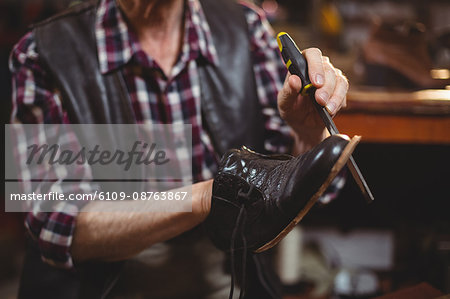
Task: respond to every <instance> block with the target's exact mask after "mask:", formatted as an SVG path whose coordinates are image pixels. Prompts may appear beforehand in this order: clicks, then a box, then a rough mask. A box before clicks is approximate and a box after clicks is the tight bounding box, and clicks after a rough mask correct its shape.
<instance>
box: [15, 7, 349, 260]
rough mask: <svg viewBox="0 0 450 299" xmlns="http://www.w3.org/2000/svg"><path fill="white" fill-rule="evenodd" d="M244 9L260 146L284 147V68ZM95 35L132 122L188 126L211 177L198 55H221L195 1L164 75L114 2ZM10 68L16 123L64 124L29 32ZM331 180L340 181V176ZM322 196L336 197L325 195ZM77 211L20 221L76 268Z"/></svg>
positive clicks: (104, 68) (101, 12)
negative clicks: (122, 85)
mask: <svg viewBox="0 0 450 299" xmlns="http://www.w3.org/2000/svg"><path fill="white" fill-rule="evenodd" d="M242 9H243V10H244V12H245V16H246V20H247V23H248V27H249V34H250V42H251V49H252V57H253V67H254V74H255V79H256V84H257V95H258V98H259V101H260V103H261V106H262V113H263V115H264V118H265V128H264V130H265V136H266V139H265V147H266V149H267V150H268V151H270V152H289V150H290V148H291V146H292V138H291V135H290V129H289V128H288V127H287V126H286V124H285V123H284V122H283V121H282V119H281V118H280V116H279V113H278V110H277V103H276V99H277V93H278V91H279V90H280V89H281V87H282V84H283V81H284V78H285V76H286V69H285V67H284V65H283V63H282V60H281V59H280V55H279V52H278V46H277V43H276V40H275V39H274V38H273V32H272V30H271V27H270V25H269V23H268V21H267V20H266V18H265V16H264V14H262V13H261V11H260V10H259V9H257V8H255V7H250V6H249V5H248V4H242ZM96 39H97V51H98V53H97V54H98V60H99V64H100V70H101V72H102V73H103V74H106V73H108V72H110V71H113V70H115V69H117V68H123V70H124V74H125V81H126V85H127V88H128V92H129V95H130V98H131V101H132V107H133V110H134V112H135V116H136V118H137V119H136V121H137V123H188V124H192V143H193V144H192V145H193V149H192V171H193V178H194V181H195V182H198V181H203V180H207V179H210V178H213V176H214V173H215V171H216V169H217V162H218V161H217V158H216V154H215V152H214V149H213V146H212V143H211V140H210V138H209V136H208V134H207V132H206V131H205V130H204V128H203V126H202V118H201V111H200V82H199V76H198V70H197V61H198V59H199V58H200V57H202V58H203V59H206V60H207V62H208V63H211V64H213V65H214V64H217V63H218V57H217V53H216V49H215V47H214V44H213V42H212V37H211V32H210V29H209V26H208V23H207V22H206V20H205V16H204V15H203V11H202V8H201V6H200V4H199V2H198V0H187V9H186V10H185V34H184V41H183V46H182V49H181V54H180V56H179V57H178V60H177V62H176V64H175V66H174V67H173V69H172V72H171V74H170V75H168V76H166V74H164V73H163V71H162V70H161V68H160V67H159V66H158V64H157V62H156V61H155V60H154V59H152V57H150V56H148V55H147V54H146V53H145V52H144V51H143V50H142V48H141V44H140V43H139V41H138V38H137V36H136V33H135V32H133V31H132V29H131V28H130V27H129V26H128V24H127V23H126V21H125V20H124V18H123V16H122V12H121V11H120V10H119V8H118V7H117V4H116V1H114V0H102V1H101V2H100V5H99V7H98V10H97V16H96ZM10 68H11V71H12V74H13V90H14V93H13V114H12V120H13V121H14V122H21V123H69V120H68V115H67V112H66V111H65V110H64V108H63V107H62V105H61V98H60V95H59V93H58V91H57V89H56V87H55V86H53V82H52V80H51V79H50V78H49V77H48V75H47V73H46V71H45V69H44V68H43V67H42V66H41V65H40V62H39V55H38V53H37V52H36V44H35V40H34V36H33V34H32V33H31V32H30V33H28V34H27V35H26V36H25V37H23V38H22V39H21V40H20V42H19V43H18V44H17V45H16V46H15V48H14V49H13V51H12V54H11V60H10ZM61 179H63V178H61ZM336 183H337V184H335V185H336V186H337V187H339V186H340V185H342V184H343V181H342V180H340V181H337V182H336ZM83 192H87V190H83ZM326 196H328V197H333V196H334V195H333V193H330V194H328V195H326ZM75 215H76V209H74V213H65V212H57V211H55V212H53V213H42V212H30V213H29V214H28V216H27V218H26V221H25V225H26V227H27V229H28V231H29V232H30V234H31V236H32V237H33V238H34V239H35V240H36V241H37V242H38V244H39V248H40V250H41V255H42V258H43V260H44V261H46V262H48V263H50V264H52V265H55V266H58V267H63V268H72V267H73V261H72V258H71V255H70V251H69V249H70V246H71V243H72V236H73V231H74V227H75V220H76V217H75Z"/></svg>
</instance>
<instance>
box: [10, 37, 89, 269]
mask: <svg viewBox="0 0 450 299" xmlns="http://www.w3.org/2000/svg"><path fill="white" fill-rule="evenodd" d="M9 67H10V70H11V74H12V88H13V95H12V105H13V111H12V116H11V123H14V124H64V123H69V121H68V118H67V114H66V112H65V111H64V110H63V109H62V106H61V100H60V96H59V94H58V92H57V91H56V89H55V88H54V86H52V80H50V79H49V76H48V74H46V72H45V70H44V68H43V67H42V66H41V65H40V63H39V56H38V54H37V52H36V44H35V40H34V37H33V34H32V33H31V32H30V33H28V34H27V35H25V36H24V37H23V38H22V39H21V40H20V41H19V42H18V43H17V44H16V45H15V47H14V48H13V50H12V52H11V56H10V61H9ZM26 140H28V139H27V138H26ZM17 142H26V141H23V140H22V141H17ZM15 146H17V148H21V147H22V146H24V144H19V143H18V144H16V145H15ZM25 146H28V145H27V144H25ZM17 152H18V157H17V159H26V157H24V156H21V154H20V151H17ZM18 164H21V163H18ZM30 171H31V170H30V169H25V168H22V169H21V168H20V167H19V169H18V172H19V177H21V178H24V177H27V176H26V173H25V172H28V173H29V172H30ZM76 171H80V170H79V169H78V170H76ZM61 173H62V174H61ZM80 174H81V175H84V174H85V170H83V171H82V172H80ZM67 175H68V173H67V172H59V171H53V172H51V173H46V174H45V175H44V177H51V178H52V179H53V182H52V183H48V182H47V183H42V182H41V183H39V182H38V183H36V182H32V181H26V180H23V182H22V188H21V189H22V191H23V192H26V193H31V192H38V193H45V192H51V191H58V192H65V190H67V186H68V185H67V184H66V185H65V184H64V177H65V176H67ZM69 175H70V174H69ZM73 187H74V186H73V184H72V185H71V186H70V188H71V190H70V192H71V193H77V192H78V193H80V192H83V193H86V192H90V190H89V187H85V186H83V188H84V190H81V189H78V190H75V189H77V188H75V189H74V188H73ZM78 210H79V206H78V205H77V204H71V203H58V206H57V209H56V208H55V209H54V212H42V211H40V209H39V207H37V208H36V207H33V211H32V212H29V213H28V214H27V216H26V219H25V227H26V228H27V231H28V233H29V235H30V236H31V238H32V239H33V240H34V241H36V243H37V244H38V247H39V249H40V253H41V257H42V260H43V261H45V262H46V263H48V264H50V265H52V266H55V267H59V268H66V269H70V268H72V267H73V261H72V257H71V255H70V246H71V244H72V237H73V232H74V228H75V220H76V217H75V216H76V214H77V212H78ZM52 211H53V209H52Z"/></svg>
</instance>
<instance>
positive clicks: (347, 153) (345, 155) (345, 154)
mask: <svg viewBox="0 0 450 299" xmlns="http://www.w3.org/2000/svg"><path fill="white" fill-rule="evenodd" d="M341 136H345V138H347V139H348V136H346V135H341ZM360 140H361V136H354V137H353V138H352V139H351V140H350V141H349V142H348V144H347V145H346V146H345V148H344V150H343V151H342V154H341V156H340V157H339V159H338V160H337V161H336V163H335V164H334V165H333V168H331V171H330V174H329V175H328V178H327V179H326V180H325V182H324V183H323V184H322V186H320V188H319V190H318V191H317V192H316V193H315V194H314V195H313V196H312V197H311V199H310V200H308V202H307V203H306V205H305V207H304V208H303V209H302V210H301V211H300V212H299V213H298V215H297V217H295V218H294V220H292V221H291V222H290V223H289V224H288V225H287V226H286V228H285V229H283V230H282V231H281V232H280V233H279V234H278V235H277V236H276V237H275V238H273V239H272V240H271V241H269V242H268V243H266V244H265V245H263V246H261V247H259V248H258V249H256V250H255V251H254V252H255V253H260V252H263V251H266V250H268V249H270V248H272V247H273V246H275V245H277V244H278V243H279V242H280V241H281V240H282V239H283V238H284V237H285V236H286V235H287V234H288V233H289V232H290V231H291V230H292V229H294V227H295V226H296V225H297V224H298V223H299V222H300V221H301V220H302V219H303V217H304V216H305V215H306V214H307V213H308V212H309V210H310V209H311V208H312V207H313V206H314V204H315V203H316V202H317V200H318V199H319V197H320V196H322V194H323V193H324V192H325V191H326V190H327V188H328V186H330V184H331V182H332V181H333V180H334V178H335V177H336V176H337V174H338V173H339V171H341V169H342V168H343V167H344V165H345V164H347V162H348V160H349V159H350V157H351V155H352V153H353V151H354V150H355V148H356V146H357V145H358V143H359V141H360Z"/></svg>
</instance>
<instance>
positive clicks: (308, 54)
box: [303, 48, 325, 88]
mask: <svg viewBox="0 0 450 299" xmlns="http://www.w3.org/2000/svg"><path fill="white" fill-rule="evenodd" d="M303 55H304V56H305V58H306V60H307V61H308V70H309V71H308V74H309V79H310V80H311V82H312V84H313V85H314V86H315V87H316V88H320V87H322V86H323V84H324V83H325V71H324V67H323V61H322V52H321V51H320V50H319V49H317V48H309V49H306V50H304V51H303Z"/></svg>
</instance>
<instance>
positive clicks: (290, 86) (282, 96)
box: [278, 73, 302, 110]
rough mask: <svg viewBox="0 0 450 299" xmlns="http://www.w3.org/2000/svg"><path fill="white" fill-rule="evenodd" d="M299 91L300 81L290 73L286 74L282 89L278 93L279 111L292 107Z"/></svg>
mask: <svg viewBox="0 0 450 299" xmlns="http://www.w3.org/2000/svg"><path fill="white" fill-rule="evenodd" d="M301 89H302V81H301V80H300V78H299V77H298V76H296V75H291V74H290V73H289V74H287V76H286V79H285V81H284V84H283V88H282V89H281V90H280V92H279V93H278V105H279V107H280V109H282V110H285V109H289V108H290V107H291V106H292V105H294V103H295V101H296V99H297V97H298V95H299V93H300V90H301Z"/></svg>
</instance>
